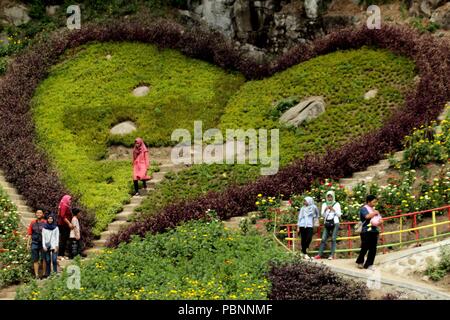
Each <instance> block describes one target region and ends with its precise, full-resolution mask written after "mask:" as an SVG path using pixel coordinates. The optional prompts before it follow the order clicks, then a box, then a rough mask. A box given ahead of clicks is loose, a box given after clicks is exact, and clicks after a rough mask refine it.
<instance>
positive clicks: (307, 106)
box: [280, 97, 325, 127]
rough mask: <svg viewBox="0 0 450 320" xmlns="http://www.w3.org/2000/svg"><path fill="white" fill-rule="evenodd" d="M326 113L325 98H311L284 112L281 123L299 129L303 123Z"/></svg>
mask: <svg viewBox="0 0 450 320" xmlns="http://www.w3.org/2000/svg"><path fill="white" fill-rule="evenodd" d="M324 112H325V100H324V99H323V97H309V98H307V99H305V100H303V101H302V102H300V103H299V104H297V105H296V106H294V107H292V108H290V109H289V110H287V111H286V112H284V113H283V114H282V115H281V117H280V122H281V123H283V124H287V125H292V126H294V127H299V126H300V125H301V124H302V123H303V122H305V121H311V120H313V119H315V118H317V117H318V116H320V115H321V114H322V113H324Z"/></svg>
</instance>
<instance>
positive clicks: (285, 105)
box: [271, 97, 300, 120]
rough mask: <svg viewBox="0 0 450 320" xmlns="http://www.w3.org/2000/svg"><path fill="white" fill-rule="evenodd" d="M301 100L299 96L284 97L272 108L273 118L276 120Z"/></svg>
mask: <svg viewBox="0 0 450 320" xmlns="http://www.w3.org/2000/svg"><path fill="white" fill-rule="evenodd" d="M299 102H300V100H299V98H298V97H289V98H286V99H282V100H281V101H279V102H278V103H277V104H276V106H275V108H273V109H272V111H271V116H272V118H273V119H274V120H277V119H278V118H279V117H280V116H281V115H282V114H283V113H284V112H285V111H287V110H289V109H290V108H292V107H293V106H295V105H296V104H297V103H299Z"/></svg>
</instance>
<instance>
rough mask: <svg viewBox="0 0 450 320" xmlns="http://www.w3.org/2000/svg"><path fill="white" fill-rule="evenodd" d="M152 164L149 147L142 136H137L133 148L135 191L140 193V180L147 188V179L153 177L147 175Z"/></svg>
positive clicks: (137, 193)
mask: <svg viewBox="0 0 450 320" xmlns="http://www.w3.org/2000/svg"><path fill="white" fill-rule="evenodd" d="M149 166H150V162H149V157H148V149H147V147H146V146H145V143H144V141H143V140H142V139H141V138H137V139H136V140H135V142H134V149H133V183H134V193H135V195H136V196H138V195H139V184H138V183H139V180H141V181H142V182H143V183H144V189H147V183H146V182H147V180H150V179H151V177H149V176H147V170H148V167H149Z"/></svg>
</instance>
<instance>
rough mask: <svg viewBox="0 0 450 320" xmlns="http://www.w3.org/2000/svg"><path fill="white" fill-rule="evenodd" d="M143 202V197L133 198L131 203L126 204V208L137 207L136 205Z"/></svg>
mask: <svg viewBox="0 0 450 320" xmlns="http://www.w3.org/2000/svg"><path fill="white" fill-rule="evenodd" d="M143 200H144V197H142V196H141V197H137V196H133V197H132V198H131V199H130V203H128V204H126V205H125V207H128V206H129V205H135V204H137V205H140V204H141V203H142V201H143Z"/></svg>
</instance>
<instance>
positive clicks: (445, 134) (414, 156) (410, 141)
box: [398, 120, 450, 169]
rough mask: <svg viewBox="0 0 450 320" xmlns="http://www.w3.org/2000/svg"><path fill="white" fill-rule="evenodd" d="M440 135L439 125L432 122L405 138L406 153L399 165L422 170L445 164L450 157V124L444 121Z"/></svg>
mask: <svg viewBox="0 0 450 320" xmlns="http://www.w3.org/2000/svg"><path fill="white" fill-rule="evenodd" d="M440 131H441V132H439V133H438V130H437V125H436V123H435V122H432V123H431V124H430V125H428V126H421V127H420V128H419V129H417V130H415V131H414V132H413V133H412V134H411V135H409V136H406V137H405V142H404V146H405V153H404V155H403V160H402V161H401V162H400V163H399V164H398V165H399V166H400V167H402V168H407V169H409V168H420V167H421V166H423V165H425V164H428V163H431V162H436V163H445V162H446V161H447V159H449V155H450V122H449V121H448V120H442V121H441V123H440Z"/></svg>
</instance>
